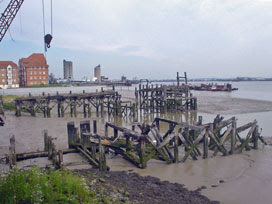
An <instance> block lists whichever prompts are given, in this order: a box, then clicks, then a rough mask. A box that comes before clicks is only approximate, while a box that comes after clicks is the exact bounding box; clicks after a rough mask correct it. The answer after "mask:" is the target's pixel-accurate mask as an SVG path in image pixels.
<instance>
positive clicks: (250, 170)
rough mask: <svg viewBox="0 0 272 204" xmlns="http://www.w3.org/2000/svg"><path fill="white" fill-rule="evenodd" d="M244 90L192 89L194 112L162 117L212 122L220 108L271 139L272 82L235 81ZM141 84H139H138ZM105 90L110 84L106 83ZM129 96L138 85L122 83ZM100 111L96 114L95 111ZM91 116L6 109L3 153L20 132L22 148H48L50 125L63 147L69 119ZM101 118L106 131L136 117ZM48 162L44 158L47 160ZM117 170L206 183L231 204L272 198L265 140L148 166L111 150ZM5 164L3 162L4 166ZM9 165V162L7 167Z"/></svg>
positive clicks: (271, 164)
mask: <svg viewBox="0 0 272 204" xmlns="http://www.w3.org/2000/svg"><path fill="white" fill-rule="evenodd" d="M232 85H233V87H237V88H238V89H239V90H238V91H233V92H206V91H200V92H197V91H192V93H193V95H194V96H197V97H198V103H199V111H198V112H191V113H188V114H178V113H172V114H168V115H161V117H165V118H169V119H174V120H177V121H187V122H191V123H192V122H194V121H195V120H196V119H197V117H198V116H199V115H202V116H203V122H204V123H206V122H212V120H213V119H214V117H215V116H216V114H222V115H223V116H224V117H225V118H226V119H228V118H230V117H232V116H235V117H236V118H237V119H238V125H242V124H245V123H247V122H251V121H253V120H254V119H256V120H257V121H258V125H259V126H260V128H262V135H263V136H264V137H266V138H267V139H269V137H271V136H272V134H271V133H272V125H271V124H272V120H271V118H272V91H271V90H272V82H235V83H234V82H232ZM136 87H137V86H136ZM103 88H104V90H106V89H110V87H103ZM100 89H101V87H99V86H96V87H93V86H92V87H91V86H90V87H89V86H88V87H56V88H20V89H8V90H0V94H2V95H21V96H23V95H28V93H31V94H32V95H41V94H42V92H45V93H46V94H48V93H50V94H55V93H56V92H57V91H58V92H59V93H60V94H61V93H69V92H70V90H71V91H72V92H73V93H82V91H83V90H85V91H86V92H94V91H96V90H98V91H99V90H100ZM116 90H117V91H119V92H120V93H121V94H122V95H123V96H124V97H125V98H133V97H134V90H135V86H133V87H122V88H121V87H116ZM93 115H94V114H93ZM154 117H155V116H154V115H143V116H142V117H141V118H140V117H139V120H140V121H144V120H145V121H147V122H149V121H152V119H153V118H154ZM82 120H85V119H83V116H82V115H79V116H78V117H77V118H70V117H68V116H65V117H64V118H57V117H56V115H54V114H53V115H52V118H43V117H42V116H38V117H36V118H33V117H31V116H29V115H27V114H25V115H23V116H22V117H19V118H17V117H15V116H14V112H6V125H5V126H4V127H1V128H0V155H1V156H3V155H5V154H6V153H8V146H9V137H10V135H11V134H14V135H15V137H16V151H17V152H30V151H36V150H42V149H43V137H42V131H43V130H44V129H47V130H48V131H49V135H51V136H53V137H56V141H57V148H58V149H64V148H67V130H66V124H67V122H70V121H75V122H76V125H77V126H78V125H79V122H80V121H82ZM91 120H97V121H98V131H99V133H101V134H103V132H104V123H105V122H106V121H108V120H110V121H111V122H115V123H116V124H119V125H123V126H126V127H130V125H131V123H132V122H133V121H132V120H131V119H129V118H126V119H120V118H107V116H105V117H104V118H101V117H98V118H96V117H92V118H91ZM64 159H65V161H67V162H70V161H71V160H76V161H79V160H81V157H79V156H77V155H71V156H65V157H64ZM43 162H44V163H43ZM47 162H48V161H47V160H46V159H38V160H30V161H28V162H24V163H22V164H19V165H21V166H23V165H31V164H41V163H42V164H45V163H47ZM107 162H108V165H109V166H110V167H111V169H112V170H129V169H132V170H133V171H135V172H137V173H139V174H140V175H143V176H146V175H151V176H155V177H158V178H160V179H162V180H169V181H171V182H177V183H182V184H184V185H185V186H186V187H187V188H189V189H197V188H199V187H201V186H205V187H206V189H204V190H202V194H204V195H206V196H207V197H209V198H210V199H212V200H218V201H220V202H221V203H225V204H237V203H238V204H240V203H241V204H243V203H247V204H251V203H252V204H255V203H264V204H266V203H267V204H271V203H272V194H271V189H272V171H271V169H272V147H271V146H263V145H260V148H259V150H257V151H256V150H252V151H249V152H244V153H242V154H237V155H232V156H227V157H222V156H217V157H215V158H209V159H206V160H203V159H199V160H197V161H191V160H188V161H186V162H185V163H178V164H171V165H167V164H165V163H163V162H159V161H156V160H151V161H149V162H148V165H147V168H146V169H138V168H135V167H134V166H133V165H131V164H130V163H129V162H127V161H125V160H123V159H122V158H120V157H119V156H111V159H108V160H107ZM0 167H1V166H0ZM3 168H4V167H3Z"/></svg>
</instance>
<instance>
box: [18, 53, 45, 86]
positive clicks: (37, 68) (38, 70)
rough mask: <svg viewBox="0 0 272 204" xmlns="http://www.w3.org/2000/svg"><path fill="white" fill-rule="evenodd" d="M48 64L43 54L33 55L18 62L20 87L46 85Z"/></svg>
mask: <svg viewBox="0 0 272 204" xmlns="http://www.w3.org/2000/svg"><path fill="white" fill-rule="evenodd" d="M48 67H49V66H48V64H47V62H46V59H45V57H44V55H43V54H40V53H34V54H32V55H30V56H29V57H28V58H22V59H20V60H19V81H20V86H35V85H42V84H44V85H48Z"/></svg>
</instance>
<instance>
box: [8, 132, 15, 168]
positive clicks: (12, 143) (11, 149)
mask: <svg viewBox="0 0 272 204" xmlns="http://www.w3.org/2000/svg"><path fill="white" fill-rule="evenodd" d="M14 165H16V151H15V136H14V135H11V137H10V146H9V166H10V168H13V166H14Z"/></svg>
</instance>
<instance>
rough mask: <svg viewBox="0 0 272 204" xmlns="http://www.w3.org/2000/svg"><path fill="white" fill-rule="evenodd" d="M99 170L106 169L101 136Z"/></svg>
mask: <svg viewBox="0 0 272 204" xmlns="http://www.w3.org/2000/svg"><path fill="white" fill-rule="evenodd" d="M99 170H100V171H106V170H107V164H106V156H105V148H104V146H103V145H102V142H101V138H99Z"/></svg>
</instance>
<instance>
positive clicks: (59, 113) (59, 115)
mask: <svg viewBox="0 0 272 204" xmlns="http://www.w3.org/2000/svg"><path fill="white" fill-rule="evenodd" d="M60 109H61V108H60V101H59V100H58V117H59V118H60V117H61V110H60Z"/></svg>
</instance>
